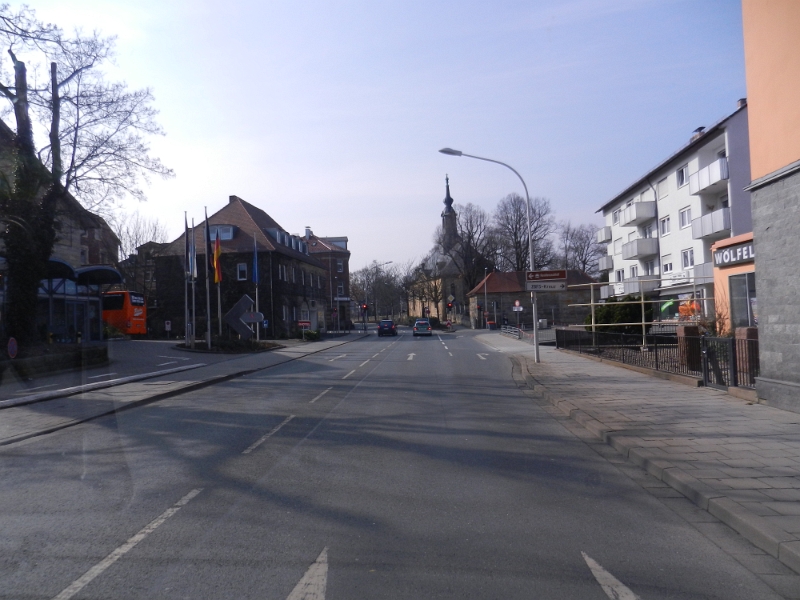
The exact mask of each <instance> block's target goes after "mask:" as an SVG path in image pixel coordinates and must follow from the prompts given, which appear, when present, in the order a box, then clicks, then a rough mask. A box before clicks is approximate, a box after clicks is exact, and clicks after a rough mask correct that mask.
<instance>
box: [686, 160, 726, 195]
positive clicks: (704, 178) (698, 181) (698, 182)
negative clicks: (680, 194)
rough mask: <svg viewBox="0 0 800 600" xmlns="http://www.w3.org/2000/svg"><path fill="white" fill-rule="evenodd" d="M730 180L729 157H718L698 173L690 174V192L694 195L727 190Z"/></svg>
mask: <svg viewBox="0 0 800 600" xmlns="http://www.w3.org/2000/svg"><path fill="white" fill-rule="evenodd" d="M727 181H728V159H727V158H718V159H717V160H715V161H714V162H713V163H711V164H710V165H708V166H707V167H703V168H702V169H700V170H699V171H698V172H697V173H693V174H692V175H689V193H690V194H692V195H693V196H694V195H697V194H705V193H712V192H721V191H725V189H726V188H727V185H728V184H727Z"/></svg>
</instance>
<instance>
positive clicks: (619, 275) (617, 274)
mask: <svg viewBox="0 0 800 600" xmlns="http://www.w3.org/2000/svg"><path fill="white" fill-rule="evenodd" d="M623 279H625V269H617V270H616V271H614V280H615V281H622V280H623Z"/></svg>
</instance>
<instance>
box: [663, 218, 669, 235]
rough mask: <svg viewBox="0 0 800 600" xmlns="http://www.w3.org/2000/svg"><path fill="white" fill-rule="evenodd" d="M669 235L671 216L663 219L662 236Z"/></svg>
mask: <svg viewBox="0 0 800 600" xmlns="http://www.w3.org/2000/svg"><path fill="white" fill-rule="evenodd" d="M665 235H669V217H664V218H663V219H661V237H664V236H665Z"/></svg>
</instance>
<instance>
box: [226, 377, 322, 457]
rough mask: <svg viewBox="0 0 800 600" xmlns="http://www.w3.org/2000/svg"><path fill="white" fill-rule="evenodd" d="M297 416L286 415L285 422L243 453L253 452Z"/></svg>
mask: <svg viewBox="0 0 800 600" xmlns="http://www.w3.org/2000/svg"><path fill="white" fill-rule="evenodd" d="M328 389H330V388H328ZM296 416H297V415H289V416H288V417H286V418H285V419H284V420H283V422H282V423H281V424H280V425H276V426H275V427H273V428H272V431H270V432H269V433H268V434H266V435H264V436H261V438H260V439H259V440H258V441H257V442H255V443H254V444H252V445H251V446H250V447H249V448H247V449H246V450H244V451H243V452H242V454H250V453H251V452H252V451H253V450H255V449H256V448H258V447H259V446H260V445H261V444H263V443H264V442H266V441H267V440H268V439H269V438H271V437H272V436H273V435H275V434H276V433H278V430H279V429H280V428H281V427H283V426H284V425H286V424H287V423H288V422H289V421H291V420H292V419H294V418H295V417H296Z"/></svg>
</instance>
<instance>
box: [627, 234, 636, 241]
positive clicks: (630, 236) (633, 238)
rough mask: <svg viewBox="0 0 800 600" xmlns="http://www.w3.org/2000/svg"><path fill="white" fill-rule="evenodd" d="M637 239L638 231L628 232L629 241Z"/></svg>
mask: <svg viewBox="0 0 800 600" xmlns="http://www.w3.org/2000/svg"><path fill="white" fill-rule="evenodd" d="M635 239H636V231H631V232H630V233H629V234H628V241H629V242H632V241H633V240H635Z"/></svg>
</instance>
